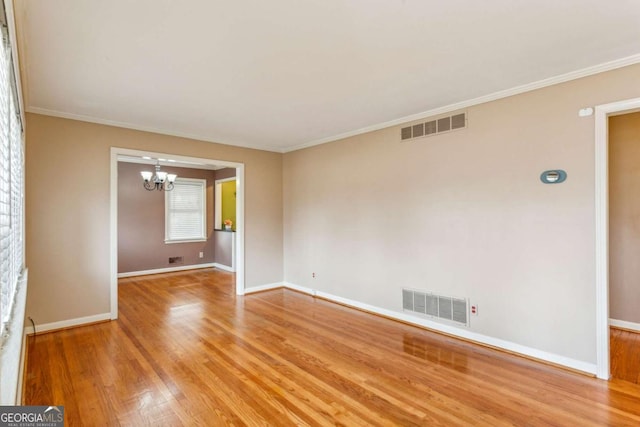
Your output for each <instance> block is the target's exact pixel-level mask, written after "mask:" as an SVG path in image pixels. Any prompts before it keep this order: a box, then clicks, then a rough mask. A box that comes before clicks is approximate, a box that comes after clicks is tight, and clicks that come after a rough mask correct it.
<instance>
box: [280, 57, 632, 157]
mask: <svg viewBox="0 0 640 427" xmlns="http://www.w3.org/2000/svg"><path fill="white" fill-rule="evenodd" d="M638 63H640V54H636V55H632V56H627V57H626V58H621V59H616V60H614V61H609V62H605V63H602V64H598V65H594V66H591V67H587V68H583V69H581V70H577V71H571V72H569V73H565V74H561V75H559V76H554V77H549V78H547V79H543V80H538V81H537V82H533V83H527V84H525V85H521V86H516V87H513V88H511V89H505V90H501V91H498V92H494V93H491V94H488V95H483V96H480V97H478V98H473V99H469V100H466V101H461V102H457V103H455V104H449V105H446V106H444V107H438V108H434V109H432V110H427V111H423V112H421V113H416V114H411V115H410V116H404V117H400V118H397V119H394V120H390V121H388V122H383V123H378V124H375V125H372V126H367V127H364V128H360V129H356V130H353V131H349V132H345V133H341V134H338V135H333V136H329V137H326V138H321V139H318V140H315V141H311V142H306V143H303V144H300V145H296V146H293V147H289V148H286V149H285V150H284V151H283V152H284V153H289V152H291V151H297V150H302V149H304V148H309V147H313V146H315V145H321V144H326V143H328V142H333V141H338V140H340V139H344V138H349V137H352V136H356V135H361V134H363V133H367V132H373V131H376V130H380V129H386V128H389V127H392V126H397V125H400V124H404V123H407V122H412V121H414V120H420V119H424V118H426V117H431V116H437V115H440V114H445V113H450V112H452V111H456V110H462V109H464V108H469V107H473V106H475V105H479V104H484V103H486V102H491V101H496V100H498V99H502V98H507V97H509V96H514V95H519V94H522V93H525V92H531V91H533V90H536V89H542V88H545V87H548V86H553V85H556V84H559V83H565V82H568V81H571V80H577V79H580V78H582V77H588V76H592V75H594V74H599V73H603V72H605V71H611V70H615V69H617V68H622V67H626V66H629V65H634V64H638Z"/></svg>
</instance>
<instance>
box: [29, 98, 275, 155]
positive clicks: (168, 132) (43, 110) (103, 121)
mask: <svg viewBox="0 0 640 427" xmlns="http://www.w3.org/2000/svg"><path fill="white" fill-rule="evenodd" d="M26 111H27V113H33V114H40V115H43V116H51V117H60V118H62V119H70V120H78V121H81V122H88V123H95V124H99V125H106V126H114V127H119V128H124V129H131V130H138V131H142V132H151V133H157V134H160V135H167V136H175V137H178V138H187V139H193V140H197V141H204V142H211V143H214V144H220V145H231V146H234V147H241V148H249V149H252V150H260V151H271V152H275V153H282V152H283V150H282V148H278V147H269V146H266V147H262V146H257V145H251V144H243V143H233V142H220V141H218V140H216V139H214V138H212V137H210V136H202V135H195V134H189V133H184V132H176V131H172V130H167V129H160V128H155V127H152V126H143V125H138V124H135V123H128V122H119V121H117V120H108V119H101V118H98V117H93V116H85V115H83V114H75V113H67V112H65V111H57V110H50V109H47V108H40V107H33V106H28V107H27V108H26Z"/></svg>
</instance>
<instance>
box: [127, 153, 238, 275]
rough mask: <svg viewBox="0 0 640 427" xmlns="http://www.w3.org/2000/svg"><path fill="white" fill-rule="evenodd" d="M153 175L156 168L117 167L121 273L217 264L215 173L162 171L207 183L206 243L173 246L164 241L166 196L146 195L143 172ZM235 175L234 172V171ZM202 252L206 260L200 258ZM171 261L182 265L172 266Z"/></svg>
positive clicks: (170, 168)
mask: <svg viewBox="0 0 640 427" xmlns="http://www.w3.org/2000/svg"><path fill="white" fill-rule="evenodd" d="M144 170H148V171H153V170H154V166H153V165H144V164H137V163H127V162H119V163H118V273H126V272H134V271H144V270H154V269H158V268H170V267H182V266H187V265H196V264H205V263H212V262H214V259H215V256H214V250H215V244H214V233H213V225H214V224H213V211H214V206H213V205H214V197H213V194H214V187H215V171H212V170H205V169H190V168H176V167H168V166H163V167H162V171H163V172H167V173H175V174H176V175H178V178H196V179H204V180H206V181H207V183H206V201H205V207H206V212H207V213H206V218H205V220H206V236H207V240H206V241H205V242H190V243H170V244H167V243H165V242H164V239H165V193H164V192H163V191H147V190H145V189H144V187H143V186H142V178H141V176H140V171H144ZM232 170H233V171H234V173H235V169H232ZM200 252H202V254H203V257H202V258H200V257H199V255H200ZM169 257H182V258H183V262H181V263H179V264H169Z"/></svg>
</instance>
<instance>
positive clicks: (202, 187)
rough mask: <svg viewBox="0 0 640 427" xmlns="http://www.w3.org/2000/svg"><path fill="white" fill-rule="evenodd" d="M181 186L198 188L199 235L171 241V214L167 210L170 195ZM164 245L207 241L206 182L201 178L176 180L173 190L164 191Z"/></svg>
mask: <svg viewBox="0 0 640 427" xmlns="http://www.w3.org/2000/svg"><path fill="white" fill-rule="evenodd" d="M181 185H190V186H195V185H197V186H199V187H200V190H201V196H202V198H201V201H202V203H201V212H200V213H201V218H202V227H201V230H200V231H201V233H200V235H199V236H193V237H190V238H185V239H172V238H170V231H171V230H170V223H171V221H170V217H171V214H172V212H173V211H172V210H170V209H169V204H170V203H169V199H170V198H171V197H172V194H175V193H174V192H175V191H176V190H177V189H179V188H180V186H181ZM164 201H165V202H164V243H165V244H175V243H195V242H206V241H207V180H206V179H201V178H180V177H178V178H176V180H175V182H174V187H173V190H171V191H165V197H164Z"/></svg>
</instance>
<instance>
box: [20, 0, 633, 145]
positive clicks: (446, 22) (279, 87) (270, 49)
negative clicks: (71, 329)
mask: <svg viewBox="0 0 640 427" xmlns="http://www.w3.org/2000/svg"><path fill="white" fill-rule="evenodd" d="M15 1H16V14H17V18H16V19H17V26H18V32H19V44H20V50H21V66H22V68H23V85H24V87H25V103H26V107H27V108H26V109H27V111H31V112H39V113H44V114H51V115H57V116H62V117H71V118H78V119H81V120H88V121H94V122H99V123H108V124H115V125H119V126H124V127H131V128H136V129H143V130H151V131H156V132H160V133H166V134H171V135H179V136H188V137H193V138H198V139H203V140H207V141H215V142H221V143H226V144H232V145H240V146H247V147H256V148H262V149H266V150H273V151H288V150H291V149H295V148H298V147H302V146H308V145H313V144H315V143H320V142H326V141H329V140H333V139H337V138H339V137H341V136H346V135H350V134H355V133H358V132H360V131H363V130H371V129H376V128H380V127H383V126H385V125H388V124H394V123H398V122H401V121H405V120H409V119H415V118H417V115H420V114H422V115H426V114H429V113H430V112H434V111H440V110H444V109H445V108H443V107H447V106H451V105H452V104H457V106H460V105H465V104H464V101H468V100H472V99H475V98H479V97H485V98H483V99H489V98H488V97H486V96H487V95H490V94H496V92H500V91H504V90H507V89H511V88H515V87H518V86H522V85H527V84H530V83H532V82H538V81H540V80H543V79H548V78H552V77H554V76H559V75H564V74H566V73H573V72H576V71H579V70H582V74H585V73H589V72H593V71H594V70H602V69H607V68H613V67H615V66H620V65H621V64H628V63H635V62H640V2H639V1H638V0H616V1H604V0H580V1H578V0H537V1H531V0H486V1H477V0H476V1H474V0H447V1H443V0H386V1H383V0H342V1H336V0H323V1H311V0H307V1H300V0H269V1H264V0H241V1H216V0H213V1H212V0H136V1H132V0H109V1H105V0H83V1H78V0H56V1H51V0H15ZM611 61H614V62H613V63H611V64H606V63H609V62H611ZM616 61H617V62H616ZM602 64H606V65H604V66H602ZM596 66H600V67H599V68H598V67H596ZM592 67H596V68H592ZM576 75H579V74H576ZM565 77H566V76H565ZM496 96H497V95H496ZM460 103H462V104H460Z"/></svg>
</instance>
